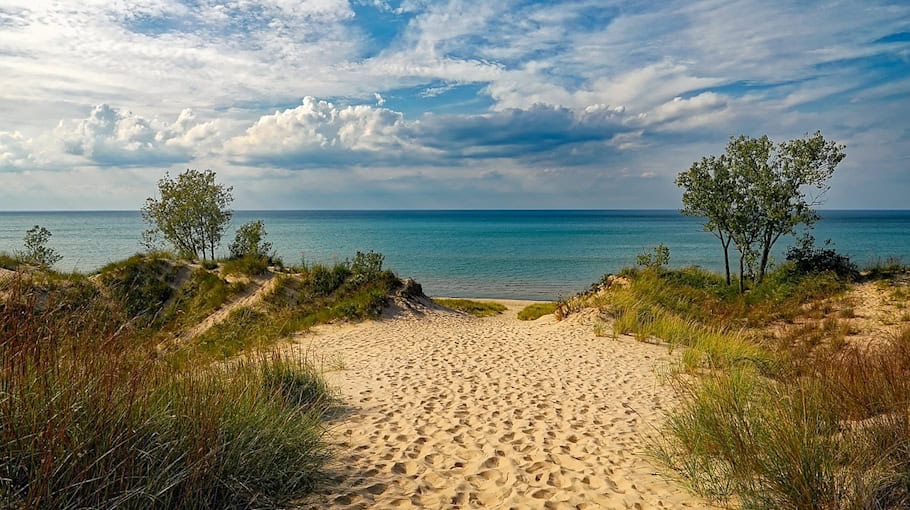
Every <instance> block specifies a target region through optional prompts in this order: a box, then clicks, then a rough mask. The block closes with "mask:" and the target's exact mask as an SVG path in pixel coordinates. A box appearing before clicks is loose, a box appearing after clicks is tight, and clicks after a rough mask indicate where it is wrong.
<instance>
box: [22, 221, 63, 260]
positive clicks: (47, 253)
mask: <svg viewBox="0 0 910 510" xmlns="http://www.w3.org/2000/svg"><path fill="white" fill-rule="evenodd" d="M50 238H51V231H50V230H48V229H46V228H44V227H42V226H40V225H35V226H34V227H32V228H30V229H28V230H27V231H26V232H25V248H24V250H23V251H22V252H20V253H19V258H20V259H22V260H23V261H24V262H27V263H29V264H35V265H38V266H41V267H50V266H53V265H54V264H56V263H57V262H60V261H61V260H62V259H63V256H62V255H60V254H58V253H57V252H56V251H55V250H54V249H53V248H49V247H48V246H47V242H48V241H49V240H50Z"/></svg>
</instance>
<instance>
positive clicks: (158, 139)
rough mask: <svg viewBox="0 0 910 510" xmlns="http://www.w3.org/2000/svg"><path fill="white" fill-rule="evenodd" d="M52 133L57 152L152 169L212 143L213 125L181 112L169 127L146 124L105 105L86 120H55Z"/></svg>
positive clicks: (214, 136)
mask: <svg viewBox="0 0 910 510" xmlns="http://www.w3.org/2000/svg"><path fill="white" fill-rule="evenodd" d="M54 135H55V136H56V137H57V138H58V139H59V140H60V141H61V143H62V146H63V152H64V153H66V154H70V155H74V156H82V157H84V158H86V159H88V160H90V161H93V162H95V163H98V164H101V165H123V166H132V165H152V164H157V163H161V164H168V163H176V162H183V161H189V160H190V159H192V158H193V156H194V154H198V153H199V152H200V151H202V150H203V149H204V148H206V147H210V146H211V143H212V141H213V140H215V139H217V137H218V135H219V132H218V129H217V127H216V125H215V123H214V122H200V121H199V120H198V119H197V118H196V116H195V115H194V114H193V112H192V110H189V109H185V110H183V111H182V112H181V113H180V115H179V116H178V117H177V120H176V121H175V122H174V123H173V124H166V123H163V122H160V121H157V120H149V119H146V118H144V117H142V116H139V115H135V114H133V113H132V112H124V111H122V110H120V109H118V108H113V107H111V106H109V105H107V104H100V105H97V106H95V107H94V108H93V109H92V111H91V113H90V114H89V115H88V117H86V118H84V119H74V120H69V121H60V123H59V124H58V125H57V129H56V130H55V132H54Z"/></svg>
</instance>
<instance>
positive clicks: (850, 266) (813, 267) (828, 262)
mask: <svg viewBox="0 0 910 510" xmlns="http://www.w3.org/2000/svg"><path fill="white" fill-rule="evenodd" d="M830 246H831V240H830V239H829V240H827V241H825V245H824V247H822V248H818V247H816V246H815V238H814V237H812V236H811V235H808V234H806V235H805V236H803V237H801V238H800V239H799V240H798V241H797V245H796V246H791V247H790V248H789V249H788V250H787V261H789V262H791V263H792V264H793V268H794V270H795V271H796V272H797V273H798V274H809V273H824V272H831V273H834V274H836V275H837V276H838V277H840V278H844V279H847V280H855V279H856V278H857V277H858V276H859V270H858V269H857V267H856V264H854V263H853V262H852V261H851V260H850V258H849V257H847V256H846V255H842V254H840V253H837V252H836V251H835V250H834V249H833V248H831V247H830Z"/></svg>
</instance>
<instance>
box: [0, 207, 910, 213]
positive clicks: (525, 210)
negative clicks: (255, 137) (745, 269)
mask: <svg viewBox="0 0 910 510" xmlns="http://www.w3.org/2000/svg"><path fill="white" fill-rule="evenodd" d="M231 211H232V212H547V211H553V212H565V211H572V212H613V211H629V212H632V211H677V212H679V211H680V209H679V208H672V207H665V208H603V209H591V208H542V209H479V208H478V209H422V208H414V209H232V210H231ZM816 211H819V212H822V211H880V212H910V208H904V209H896V208H861V207H849V208H819V209H816ZM107 212H110V213H114V212H135V213H138V212H141V210H140V209H7V210H0V214H20V213H107Z"/></svg>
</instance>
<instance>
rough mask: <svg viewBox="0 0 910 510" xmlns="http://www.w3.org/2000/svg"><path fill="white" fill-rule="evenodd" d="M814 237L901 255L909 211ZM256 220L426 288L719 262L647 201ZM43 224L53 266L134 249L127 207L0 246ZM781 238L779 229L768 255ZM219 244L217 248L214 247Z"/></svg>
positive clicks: (532, 291)
mask: <svg viewBox="0 0 910 510" xmlns="http://www.w3.org/2000/svg"><path fill="white" fill-rule="evenodd" d="M821 214H822V217H823V219H822V221H820V222H819V224H818V225H817V227H816V229H815V237H816V239H818V240H824V239H828V238H830V239H832V240H833V242H834V243H835V247H836V248H837V249H838V251H841V252H843V253H846V254H848V255H850V256H851V257H853V258H854V259H855V260H856V261H857V262H859V263H860V264H865V263H868V262H871V261H873V260H875V259H881V258H886V257H889V256H898V257H902V258H903V260H904V261H905V262H908V261H910V211H855V210H851V211H822V213H821ZM253 219H262V220H263V221H264V222H265V225H266V230H267V231H268V233H269V236H268V240H269V241H271V242H272V243H273V245H274V248H275V250H276V251H277V253H278V255H279V256H281V257H282V258H283V259H284V261H285V263H287V264H296V263H300V261H301V258H302V257H305V258H306V260H307V261H308V262H334V261H341V260H344V259H346V258H348V257H351V256H352V255H353V254H354V252H355V251H356V250H361V251H367V250H374V251H379V252H382V253H383V254H385V260H386V266H388V267H390V268H392V269H394V270H395V271H396V272H397V273H398V274H399V275H401V276H411V277H413V278H415V279H417V281H419V282H420V283H421V284H423V287H424V290H425V291H426V292H427V294H429V295H436V296H455V297H499V298H514V299H547V300H550V299H555V298H557V297H558V296H560V295H563V296H565V295H569V294H572V293H575V292H578V291H580V290H583V289H585V288H587V287H588V285H590V284H591V283H592V282H594V281H597V280H599V278H600V276H601V275H602V274H604V273H609V272H617V271H618V270H620V269H621V268H622V267H624V266H628V265H631V264H634V262H635V256H636V255H637V254H638V253H640V252H641V251H643V250H645V249H646V248H649V247H652V246H654V245H656V244H657V243H659V242H663V243H664V244H666V245H667V246H669V247H670V250H671V265H672V266H684V265H699V266H703V267H706V268H709V269H714V270H721V269H722V264H723V259H722V258H721V251H720V245H719V243H718V241H717V240H716V239H715V238H714V237H713V236H711V234H709V233H706V232H703V231H702V229H701V223H700V221H699V219H697V218H688V217H684V216H682V215H680V214H679V213H678V212H677V211H674V210H659V211H625V210H624V211H574V210H573V211H551V210H547V211H236V212H235V214H234V221H233V225H232V226H231V227H230V228H229V229H228V234H227V235H226V236H225V243H224V246H225V247H226V246H227V244H228V242H229V241H230V239H232V238H233V232H234V229H235V228H236V226H237V225H239V224H241V223H244V222H246V221H250V220H253ZM36 224H38V225H42V226H45V227H47V228H48V229H49V230H50V231H51V232H52V233H53V237H52V238H51V242H50V244H51V246H52V247H53V248H55V249H56V250H57V251H58V252H59V253H60V254H62V255H63V257H64V258H63V261H62V262H61V263H60V264H59V265H58V267H59V269H64V270H79V271H83V272H88V271H92V270H94V269H97V268H99V267H100V266H102V265H104V264H105V263H107V262H111V261H114V260H119V259H123V258H125V257H128V256H130V255H131V254H133V253H136V252H137V251H139V250H140V244H139V239H140V235H141V233H142V231H143V230H144V229H145V226H144V225H143V223H142V221H141V218H140V216H139V213H138V212H136V211H104V212H85V211H80V212H0V251H7V252H12V251H15V250H17V249H19V247H20V246H21V245H22V237H23V235H24V234H25V231H26V230H27V229H28V228H30V227H31V226H33V225H36ZM790 242H791V240H790V239H781V241H780V242H779V244H780V247H779V249H778V250H777V254H776V257H777V259H778V260H780V259H781V258H782V253H783V251H784V248H785V247H786V245H787V244H789V243H790ZM225 250H226V248H224V247H223V250H222V252H224V251H225Z"/></svg>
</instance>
